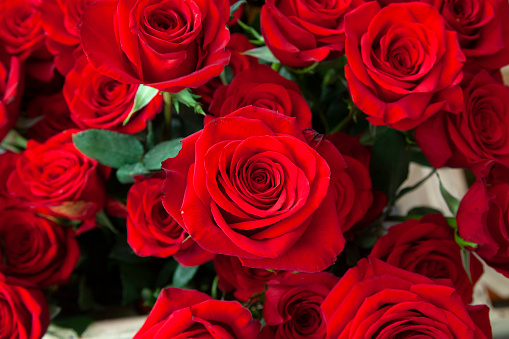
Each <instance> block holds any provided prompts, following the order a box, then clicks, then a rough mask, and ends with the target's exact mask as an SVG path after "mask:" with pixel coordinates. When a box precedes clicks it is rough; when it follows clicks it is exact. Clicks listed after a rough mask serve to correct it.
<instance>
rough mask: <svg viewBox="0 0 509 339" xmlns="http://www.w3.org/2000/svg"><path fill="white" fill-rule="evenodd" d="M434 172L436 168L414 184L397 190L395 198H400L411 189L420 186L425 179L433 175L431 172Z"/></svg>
mask: <svg viewBox="0 0 509 339" xmlns="http://www.w3.org/2000/svg"><path fill="white" fill-rule="evenodd" d="M435 172H436V169H433V171H431V172H430V173H429V174H428V175H427V176H425V177H424V178H422V179H421V180H419V181H418V182H417V183H416V184H415V185H413V186H409V187H405V188H403V189H402V190H401V191H399V193H398V195H397V196H396V200H398V199H399V198H401V197H402V196H403V195H405V194H407V193H410V192H412V191H413V190H415V189H417V188H419V186H421V185H422V184H423V183H424V182H425V181H426V180H428V179H429V178H431V176H433V174H435Z"/></svg>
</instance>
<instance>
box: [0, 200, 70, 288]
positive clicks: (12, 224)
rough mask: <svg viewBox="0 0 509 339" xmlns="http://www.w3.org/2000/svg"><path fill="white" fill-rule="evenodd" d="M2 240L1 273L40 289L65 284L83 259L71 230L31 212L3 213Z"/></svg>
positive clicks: (14, 211) (1, 221) (19, 210)
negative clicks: (80, 259) (79, 260)
mask: <svg viewBox="0 0 509 339" xmlns="http://www.w3.org/2000/svg"><path fill="white" fill-rule="evenodd" d="M0 239H1V240H2V243H3V244H4V246H3V251H2V253H0V272H2V273H3V274H5V275H7V276H14V277H16V278H19V279H23V280H26V281H30V282H31V283H33V284H34V285H37V286H39V287H45V286H49V285H53V284H62V283H65V282H66V280H67V279H68V278H69V276H70V275H71V273H72V271H73V269H74V267H75V266H76V263H77V262H78V259H79V258H80V250H79V247H78V242H77V241H76V239H75V238H74V231H73V229H72V228H71V227H61V226H59V225H57V224H56V223H55V222H53V221H51V220H49V219H47V218H45V217H42V216H40V215H38V214H36V213H35V212H33V211H32V210H28V209H10V210H7V211H3V212H2V213H1V214H0Z"/></svg>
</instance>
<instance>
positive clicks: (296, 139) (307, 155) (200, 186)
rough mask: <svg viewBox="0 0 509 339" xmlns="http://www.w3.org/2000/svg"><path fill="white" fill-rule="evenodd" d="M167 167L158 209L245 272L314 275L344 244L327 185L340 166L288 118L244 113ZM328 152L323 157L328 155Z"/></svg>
mask: <svg viewBox="0 0 509 339" xmlns="http://www.w3.org/2000/svg"><path fill="white" fill-rule="evenodd" d="M182 144H183V147H182V150H181V151H180V153H179V155H178V156H177V157H175V158H171V159H167V160H165V161H164V162H163V164H162V167H163V169H165V171H166V182H165V186H164V190H165V195H164V197H163V205H164V207H165V208H166V210H167V211H168V213H169V214H170V215H172V216H173V217H174V218H175V219H176V220H177V222H179V223H181V225H182V226H183V227H184V229H185V230H186V231H187V232H188V233H189V234H190V235H191V237H192V238H193V239H194V240H195V241H196V242H197V243H198V245H200V246H201V247H203V248H204V249H206V250H208V251H210V252H213V253H218V254H224V255H231V256H236V257H239V258H240V260H241V262H242V264H243V265H245V266H248V267H257V268H269V269H274V270H299V271H311V272H314V271H320V270H323V269H325V268H327V267H328V266H330V265H331V264H332V263H333V262H334V260H335V258H336V256H337V255H338V254H339V253H340V252H341V250H342V249H343V246H344V239H343V235H342V232H341V228H340V225H339V223H338V219H337V213H336V209H335V206H334V194H333V191H332V189H331V187H330V185H329V182H330V180H331V176H334V177H335V176H337V175H338V174H337V173H331V168H334V169H335V170H336V171H343V170H344V168H345V163H344V160H343V158H342V157H341V155H340V153H339V152H338V151H337V149H335V148H334V147H333V146H332V145H331V149H332V151H331V152H325V153H324V154H321V153H319V152H317V151H316V150H314V149H313V148H312V147H310V146H309V145H308V143H307V141H306V139H305V138H304V136H303V134H302V132H301V131H300V128H299V126H298V125H297V123H296V121H295V119H294V118H290V117H286V116H284V115H282V114H278V113H276V112H274V111H271V110H267V109H262V108H257V107H253V106H248V107H245V108H243V109H240V110H237V111H236V112H234V113H231V114H230V115H228V116H226V117H223V118H217V119H215V120H214V121H212V122H210V123H208V124H207V125H206V126H205V127H204V129H203V130H202V131H199V132H197V133H195V134H193V135H191V136H189V137H187V138H185V139H184V140H183V141H182ZM331 149H329V150H331Z"/></svg>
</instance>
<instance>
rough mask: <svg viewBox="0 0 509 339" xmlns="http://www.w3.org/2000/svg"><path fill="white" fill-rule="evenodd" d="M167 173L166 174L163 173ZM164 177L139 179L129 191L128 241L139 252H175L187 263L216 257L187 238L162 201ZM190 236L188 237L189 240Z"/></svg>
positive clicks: (147, 254)
mask: <svg viewBox="0 0 509 339" xmlns="http://www.w3.org/2000/svg"><path fill="white" fill-rule="evenodd" d="M163 177H164V176H163ZM163 183H164V179H163V178H162V177H161V176H155V177H152V178H149V179H146V180H137V181H136V183H135V184H134V185H132V186H131V188H130V189H129V193H128V194H127V213H128V214H127V242H128V243H129V245H130V246H131V248H132V249H133V251H134V253H136V254H137V255H139V256H142V257H145V256H149V255H150V256H154V257H162V258H166V257H169V256H173V257H174V258H175V259H176V260H177V261H178V262H180V263H181V264H183V265H187V266H195V265H201V264H203V263H205V262H207V261H209V260H212V258H213V257H214V255H213V254H211V253H209V252H207V251H204V250H203V249H201V248H200V247H199V246H198V245H196V243H195V242H194V240H192V239H187V238H188V235H187V233H186V232H185V231H184V229H183V228H182V227H181V226H180V225H179V224H178V223H177V222H176V221H175V220H174V219H173V218H172V217H171V216H170V215H169V214H168V212H166V210H165V209H164V207H163V202H162V201H161V197H162V195H163V193H162V187H163ZM186 239H187V240H186Z"/></svg>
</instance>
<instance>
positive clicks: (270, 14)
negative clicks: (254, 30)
mask: <svg viewBox="0 0 509 339" xmlns="http://www.w3.org/2000/svg"><path fill="white" fill-rule="evenodd" d="M361 3H362V1H361V0H345V1H341V0H327V1H303V0H291V1H281V0H267V1H266V2H265V5H264V6H263V7H262V12H261V16H260V20H261V21H260V22H261V30H262V34H263V37H264V39H265V43H266V44H267V46H268V47H269V49H270V50H271V52H272V53H273V54H274V56H275V57H276V58H278V59H279V60H280V61H281V63H283V64H285V65H287V66H291V67H306V66H310V65H312V64H313V63H314V62H318V61H322V60H324V59H334V58H337V57H339V56H340V55H341V54H342V53H343V52H344V47H345V27H344V26H345V22H344V16H345V14H346V13H348V12H349V11H351V10H352V9H354V8H355V7H357V6H359V5H360V4H361Z"/></svg>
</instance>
